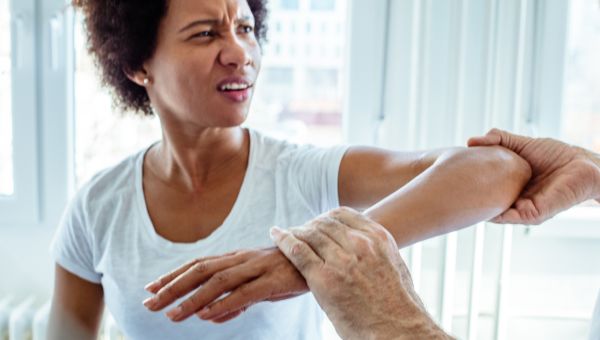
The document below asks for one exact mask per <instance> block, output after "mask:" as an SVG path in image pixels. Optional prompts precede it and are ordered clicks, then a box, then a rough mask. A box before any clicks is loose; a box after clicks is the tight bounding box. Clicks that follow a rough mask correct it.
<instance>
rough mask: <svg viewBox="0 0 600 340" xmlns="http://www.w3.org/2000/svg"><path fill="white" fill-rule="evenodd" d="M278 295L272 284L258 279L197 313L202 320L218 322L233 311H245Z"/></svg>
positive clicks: (263, 278) (266, 280) (261, 278)
mask: <svg viewBox="0 0 600 340" xmlns="http://www.w3.org/2000/svg"><path fill="white" fill-rule="evenodd" d="M277 294H278V293H276V292H273V283H272V282H271V281H269V280H268V278H265V277H260V278H258V279H256V280H253V281H250V282H248V283H245V284H243V285H241V286H239V287H238V288H237V289H235V290H234V291H233V292H231V294H229V295H227V296H226V297H224V298H223V299H220V300H217V301H214V302H212V303H210V304H209V305H208V306H206V307H204V308H203V309H202V310H201V311H200V312H198V313H197V315H198V317H199V318H201V319H203V320H215V321H216V320H218V319H220V318H222V317H224V316H227V315H230V314H231V313H233V312H235V311H240V310H246V309H248V307H250V306H252V305H253V304H255V303H258V302H262V301H266V300H269V299H270V298H271V297H273V296H274V295H277Z"/></svg>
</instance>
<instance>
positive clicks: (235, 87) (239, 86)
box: [221, 83, 250, 91]
mask: <svg viewBox="0 0 600 340" xmlns="http://www.w3.org/2000/svg"><path fill="white" fill-rule="evenodd" d="M249 87H250V85H248V84H241V83H229V84H225V85H222V86H221V91H238V90H245V89H247V88H249Z"/></svg>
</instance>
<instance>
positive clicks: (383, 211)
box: [339, 147, 531, 247]
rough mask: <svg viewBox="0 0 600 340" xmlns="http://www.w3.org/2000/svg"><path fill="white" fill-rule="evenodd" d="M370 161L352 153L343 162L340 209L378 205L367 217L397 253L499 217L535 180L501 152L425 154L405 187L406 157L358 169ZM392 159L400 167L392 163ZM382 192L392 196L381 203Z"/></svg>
mask: <svg viewBox="0 0 600 340" xmlns="http://www.w3.org/2000/svg"><path fill="white" fill-rule="evenodd" d="M369 157H372V155H369V154H365V153H362V152H353V150H350V151H348V154H347V155H346V156H345V157H344V160H343V161H342V164H341V166H340V176H339V195H340V203H341V205H344V206H350V207H353V208H360V205H359V204H357V203H359V199H358V197H371V198H374V199H377V200H378V202H377V203H375V204H374V205H372V206H371V207H370V208H368V209H367V210H366V211H365V212H364V213H365V215H367V216H368V217H370V218H371V219H373V220H375V221H377V222H378V223H380V224H382V225H384V226H385V227H386V228H387V229H388V230H389V231H390V233H391V234H392V235H393V236H394V238H395V239H396V241H397V243H398V246H399V247H405V246H407V245H410V244H412V243H415V242H418V241H420V240H423V239H427V238H430V237H433V236H436V235H439V234H444V233H447V232H450V231H453V230H456V229H459V228H462V227H466V226H469V225H472V224H474V223H477V222H479V221H483V220H488V219H490V218H493V217H495V216H497V215H498V214H500V213H502V212H503V211H504V210H506V209H507V208H508V207H510V205H511V204H512V203H513V202H514V201H515V199H516V198H517V197H518V195H519V193H520V192H521V190H522V189H523V187H524V186H525V184H526V183H527V181H528V180H529V178H530V176H531V169H530V167H529V164H528V163H527V162H526V161H525V160H523V159H521V158H520V157H519V156H517V155H516V154H515V153H513V152H511V151H509V150H507V149H503V148H500V147H494V148H489V147H482V148H470V149H466V148H456V149H448V150H445V151H436V152H431V153H424V154H423V156H420V157H418V158H416V159H415V160H414V161H413V162H412V163H413V164H414V165H413V166H412V169H416V170H414V172H413V173H415V174H416V176H414V177H413V178H411V179H410V181H408V183H406V184H404V183H402V185H398V184H397V183H398V182H399V181H401V179H402V178H406V177H407V175H406V174H407V173H409V171H407V167H406V165H405V164H406V155H398V156H395V155H394V154H392V153H389V154H387V155H383V154H382V155H381V156H380V159H379V162H377V163H379V164H377V163H375V164H373V163H371V165H362V166H360V165H359V166H357V164H364V159H365V158H369ZM394 157H399V159H400V161H397V162H394ZM395 163H396V164H399V165H398V166H397V168H395V167H394V166H393V164H395ZM378 165H379V167H378ZM419 170H421V171H419ZM381 188H388V190H389V191H392V192H391V193H389V194H387V195H386V197H384V198H383V199H382V198H381V197H377V196H378V195H379V196H382V195H383V194H386V193H385V190H382V189H381ZM361 203H364V201H363V202H361Z"/></svg>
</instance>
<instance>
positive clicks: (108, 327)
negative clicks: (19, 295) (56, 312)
mask: <svg viewBox="0 0 600 340" xmlns="http://www.w3.org/2000/svg"><path fill="white" fill-rule="evenodd" d="M49 316H50V301H48V302H46V303H43V304H40V303H38V302H37V301H36V299H35V298H33V297H28V298H26V299H23V300H16V299H13V298H4V299H1V298H0V340H46V338H47V336H46V333H47V332H46V330H47V329H48V319H49ZM101 329H102V331H101V332H100V339H101V340H122V339H124V337H123V335H122V333H121V332H120V330H119V328H118V327H117V325H116V323H115V322H114V320H113V318H112V317H111V315H110V314H108V313H107V314H106V315H105V316H104V320H103V323H102V328H101Z"/></svg>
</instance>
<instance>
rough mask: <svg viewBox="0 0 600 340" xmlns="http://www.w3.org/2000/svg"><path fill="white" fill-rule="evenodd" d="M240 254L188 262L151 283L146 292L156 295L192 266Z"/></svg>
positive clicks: (228, 254) (233, 253)
mask: <svg viewBox="0 0 600 340" xmlns="http://www.w3.org/2000/svg"><path fill="white" fill-rule="evenodd" d="M237 253H238V252H237V251H236V252H231V253H227V254H223V255H218V256H207V257H204V258H200V259H194V260H192V261H190V262H187V263H186V264H184V265H182V266H181V267H179V268H177V269H175V270H173V271H172V272H170V273H168V274H166V275H163V276H161V277H160V278H158V279H157V280H155V281H153V282H151V283H149V284H147V285H146V287H144V289H145V290H147V291H149V292H150V293H153V294H156V293H157V292H158V291H159V290H160V289H161V288H163V287H164V286H165V285H167V284H168V283H169V282H171V281H173V280H174V279H175V278H177V277H178V276H179V275H181V274H183V273H185V272H186V271H187V270H188V269H190V268H191V267H192V266H194V265H195V264H197V263H200V262H205V261H209V260H213V259H217V258H225V257H228V256H231V255H235V254H237Z"/></svg>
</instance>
